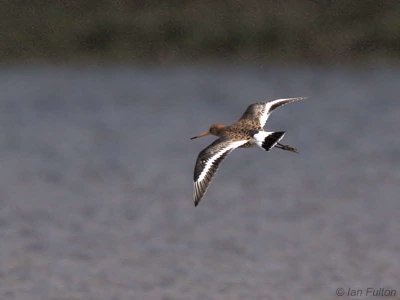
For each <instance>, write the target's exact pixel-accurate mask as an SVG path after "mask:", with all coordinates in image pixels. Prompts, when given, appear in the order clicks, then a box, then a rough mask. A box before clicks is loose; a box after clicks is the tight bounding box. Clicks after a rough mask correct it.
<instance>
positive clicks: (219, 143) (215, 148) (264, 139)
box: [191, 97, 306, 206]
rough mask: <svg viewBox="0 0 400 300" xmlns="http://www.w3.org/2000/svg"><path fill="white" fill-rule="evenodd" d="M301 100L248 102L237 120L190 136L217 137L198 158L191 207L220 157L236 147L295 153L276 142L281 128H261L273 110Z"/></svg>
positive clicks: (214, 171)
mask: <svg viewBox="0 0 400 300" xmlns="http://www.w3.org/2000/svg"><path fill="white" fill-rule="evenodd" d="M303 99H306V98H305V97H298V98H287V99H277V100H273V101H269V102H257V103H254V104H251V105H250V106H249V107H247V109H246V111H245V112H244V113H243V115H242V117H241V118H240V119H239V120H238V121H237V122H235V123H233V124H231V125H228V126H225V125H222V124H213V125H211V127H210V128H209V129H208V130H207V131H205V132H203V133H201V134H199V135H197V136H194V137H192V138H191V140H193V139H196V138H199V137H203V136H206V135H210V134H211V135H215V136H218V137H219V138H218V139H217V140H215V141H214V142H213V143H211V144H210V145H209V146H208V147H206V148H205V149H203V150H202V151H201V152H200V153H199V155H198V157H197V160H196V165H195V167H194V177H193V180H194V191H193V199H194V206H197V205H198V204H199V202H200V200H201V198H202V197H203V196H204V193H205V192H206V190H207V188H208V185H209V184H210V182H211V180H212V178H213V176H214V175H215V173H216V171H217V169H218V167H219V165H220V163H221V162H222V160H223V159H224V158H225V157H226V156H227V155H228V154H229V153H231V152H232V151H233V150H235V149H236V148H249V147H253V146H254V145H257V146H259V147H260V148H262V149H264V150H265V151H269V150H270V149H272V148H273V147H276V148H279V149H282V150H287V151H291V152H295V153H297V150H296V149H295V148H293V147H291V146H289V145H284V144H281V143H279V142H280V140H281V139H282V138H283V136H284V135H285V132H284V131H275V132H269V131H264V128H263V127H264V125H265V122H266V121H267V119H268V117H269V115H270V114H271V112H272V111H273V110H274V109H276V108H278V107H279V106H282V105H285V104H288V103H293V102H297V101H300V100H303Z"/></svg>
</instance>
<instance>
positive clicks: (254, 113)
mask: <svg viewBox="0 0 400 300" xmlns="http://www.w3.org/2000/svg"><path fill="white" fill-rule="evenodd" d="M303 99H306V98H305V97H298V98H287V99H278V100H273V101H269V102H258V103H254V104H251V105H250V106H249V107H248V108H247V109H246V111H245V112H244V114H243V115H242V117H241V118H240V120H242V119H248V120H253V121H256V122H257V123H258V124H259V126H260V127H261V128H262V127H264V125H265V122H266V121H267V119H268V117H269V115H270V114H271V112H272V111H273V110H274V109H275V108H278V107H279V106H282V105H285V104H288V103H293V102H297V101H300V100H303Z"/></svg>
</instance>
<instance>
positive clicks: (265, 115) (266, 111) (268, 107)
mask: <svg viewBox="0 0 400 300" xmlns="http://www.w3.org/2000/svg"><path fill="white" fill-rule="evenodd" d="M302 99H305V98H304V97H299V98H284V99H277V100H273V101H269V102H266V103H265V106H264V111H263V113H262V114H261V116H260V124H261V127H264V125H265V123H266V122H267V120H268V118H269V115H270V114H271V111H270V110H271V107H272V106H274V105H275V104H277V103H280V102H286V101H288V100H293V102H295V101H299V100H302Z"/></svg>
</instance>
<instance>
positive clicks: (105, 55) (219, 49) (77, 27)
mask: <svg viewBox="0 0 400 300" xmlns="http://www.w3.org/2000/svg"><path fill="white" fill-rule="evenodd" d="M0 28H1V31H0V59H1V60H2V61H7V60H20V59H45V60H46V59H49V60H69V59H86V58H89V59H106V60H127V59H128V60H148V61H154V62H160V61H176V60H177V61H179V60H188V59H199V58H214V59H220V58H227V59H235V60H243V59H246V60H248V59H256V60H271V59H278V60H279V59H282V60H287V59H289V60H300V61H301V60H307V61H316V62H324V61H330V60H336V61H349V60H353V59H361V60H362V59H375V58H394V59H399V58H400V1H390V0H389V1H378V0H359V1H350V0H346V1H345V0H337V1H334V0H330V1H329V0H320V1H317V0H315V1H311V0H309V1H306V0H300V1H295V0H291V1H260V0H248V1H247V0H241V1H122V0H120V1H118V0H103V1H102V0H95V1H92V0H89V1H77V0H75V1H74V0H68V1H51V0H47V1H45V0H43V1H18V0H16V1H1V2H0Z"/></svg>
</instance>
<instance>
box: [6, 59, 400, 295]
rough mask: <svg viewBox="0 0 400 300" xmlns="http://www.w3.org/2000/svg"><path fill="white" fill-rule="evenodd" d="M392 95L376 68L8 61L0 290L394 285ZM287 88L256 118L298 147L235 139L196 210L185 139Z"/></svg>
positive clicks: (294, 291)
mask: <svg viewBox="0 0 400 300" xmlns="http://www.w3.org/2000/svg"><path fill="white" fill-rule="evenodd" d="M399 95H400V69H395V68H394V69H389V68H384V67H376V68H372V67H371V68H360V69H356V68H349V69H346V68H344V67H343V68H340V67H338V68H327V69H324V68H319V67H315V68H308V67H295V66H294V67H284V68H279V67H277V66H275V67H273V66H264V67H257V66H251V67H245V66H242V67H238V66H208V67H207V66H204V67H199V66H197V67H196V66H188V67H165V68H145V67H104V68H95V67H91V68H89V67H88V68H84V67H82V68H79V67H77V68H65V67H46V66H30V67H24V66H21V67H8V68H5V67H3V68H2V69H1V70H0V126H1V130H0V145H1V148H0V158H1V167H0V298H1V299H19V300H23V299H105V300H109V299H202V300H203V299H337V297H336V294H335V291H336V289H337V288H344V289H346V291H347V289H348V288H354V289H357V288H361V289H366V288H368V287H372V288H392V289H397V294H400V290H399V289H400V286H399V282H400V260H399V253H400V237H399V232H400V217H399V216H400V199H399V198H400V197H399V192H400V187H399V183H400V168H399V166H400V139H399V129H400V101H399ZM294 96H309V97H311V98H310V99H309V100H307V101H304V102H302V103H296V104H292V105H287V106H285V107H283V108H280V109H278V110H276V111H275V112H274V113H273V114H272V116H271V118H270V120H269V121H268V123H267V128H268V129H269V130H285V131H286V132H287V134H286V136H285V140H284V143H285V142H286V143H288V144H290V145H293V146H295V147H297V148H298V149H299V151H300V154H298V155H295V154H292V153H289V152H286V151H281V150H279V149H274V150H272V151H270V152H269V153H266V152H263V151H260V150H259V149H245V150H243V149H240V150H237V151H235V152H233V153H232V154H231V155H230V156H229V157H228V158H227V159H226V160H225V161H224V162H223V164H222V167H221V169H220V170H219V172H218V173H217V175H216V177H215V179H214V181H213V183H212V185H211V187H210V189H209V191H208V192H207V194H206V196H205V198H204V199H203V200H202V202H201V203H200V205H199V207H197V208H194V206H193V200H192V172H193V165H194V161H195V159H196V156H197V154H198V152H199V151H200V150H201V149H202V148H204V147H205V146H207V145H208V144H209V143H211V142H212V141H213V139H212V138H203V139H198V140H195V141H190V140H189V137H191V136H193V135H195V134H197V133H199V132H201V131H203V130H205V129H206V128H208V126H209V125H210V124H211V123H214V122H223V123H230V122H233V121H235V120H236V119H237V118H239V116H240V115H241V114H242V112H243V111H244V109H245V108H246V106H247V105H249V104H250V103H252V102H255V101H259V100H263V99H275V98H283V97H294ZM365 298H368V297H365Z"/></svg>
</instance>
